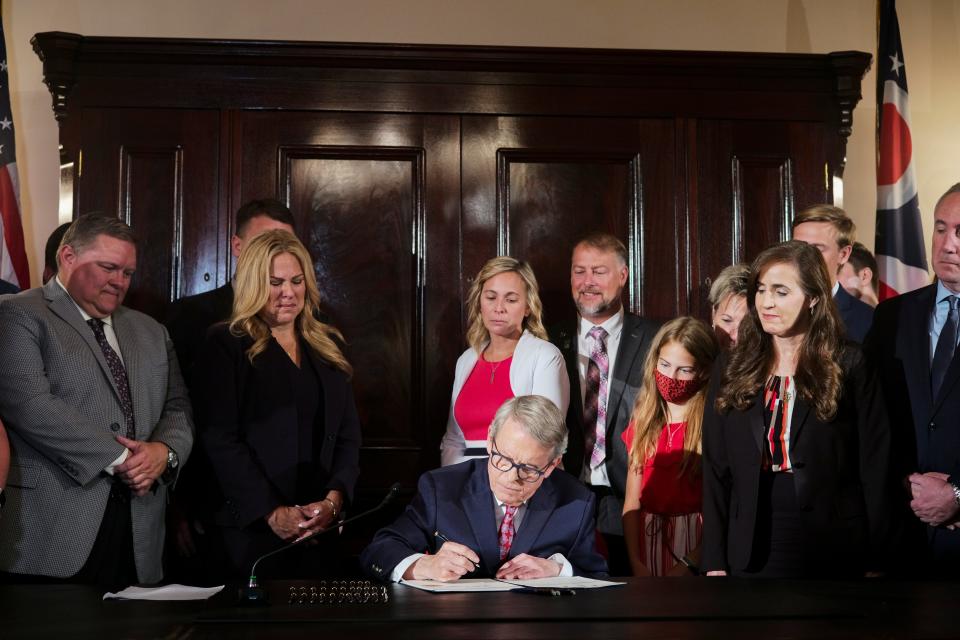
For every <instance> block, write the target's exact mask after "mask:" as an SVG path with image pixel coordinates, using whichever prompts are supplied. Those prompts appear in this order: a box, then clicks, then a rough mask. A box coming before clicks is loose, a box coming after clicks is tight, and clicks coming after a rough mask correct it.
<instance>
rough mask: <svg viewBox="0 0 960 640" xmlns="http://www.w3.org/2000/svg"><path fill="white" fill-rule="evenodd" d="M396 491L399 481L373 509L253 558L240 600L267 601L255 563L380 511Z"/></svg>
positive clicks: (250, 602) (254, 602) (256, 602)
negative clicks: (258, 578) (248, 578)
mask: <svg viewBox="0 0 960 640" xmlns="http://www.w3.org/2000/svg"><path fill="white" fill-rule="evenodd" d="M398 493H400V483H399V482H394V483H393V484H392V485H390V488H389V489H387V495H385V496H384V497H383V500H381V501H380V504H378V505H377V506H375V507H374V508H373V509H368V510H367V511H364V512H363V513H359V514H357V515H355V516H353V517H352V518H347V519H346V520H341V521H340V522H334V523H333V524H331V525H330V526H329V527H325V528H323V529H319V530H317V531H314V532H313V533H311V534H310V535H306V536H303V537H302V538H297V539H296V540H293V541H291V542H288V543H287V544H285V545H283V546H282V547H279V548H277V549H274V550H273V551H271V552H269V553H265V554H263V555H262V556H260V557H259V558H257V559H256V560H254V562H253V566H252V567H251V568H250V580H249V581H248V582H247V586H246V587H241V588H240V601H241V602H244V603H247V604H266V603H267V592H266V591H264V589H263V588H262V587H260V585H259V583H258V582H257V575H256V574H257V565H258V564H260V561H261V560H266V559H267V558H269V557H270V556H273V555H276V554H278V553H281V552H283V551H286V550H287V549H291V548H293V547H295V546H297V545H298V544H300V543H302V542H306V541H307V540H312V539H313V538H316V537H317V536H319V535H323V534H324V533H326V532H328V531H333V530H334V529H339V528H340V527H342V526H343V525H345V524H349V523H351V522H356V521H357V520H359V519H360V518H365V517H367V516H368V515H370V514H371V513H374V512H375V511H380V509H383V508H384V507H385V506H387V505H388V504H390V503H391V502H393V499H394V498H396V497H397V494H398Z"/></svg>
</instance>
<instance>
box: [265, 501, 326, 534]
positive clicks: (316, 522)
mask: <svg viewBox="0 0 960 640" xmlns="http://www.w3.org/2000/svg"><path fill="white" fill-rule="evenodd" d="M333 517H334V512H333V505H331V504H330V502H329V501H328V500H319V501H317V502H311V503H310V504H305V505H302V506H301V505H294V506H292V507H285V506H280V507H277V508H276V509H274V510H273V511H272V512H270V515H268V516H267V517H266V520H267V524H268V525H269V526H270V529H272V530H273V533H274V534H276V536H277V537H278V538H280V539H281V540H284V541H286V542H290V541H292V540H300V539H302V538H306V537H308V536H312V535H313V534H315V533H316V532H318V531H320V530H321V529H324V528H326V527H327V526H328V525H330V524H331V523H332V522H333Z"/></svg>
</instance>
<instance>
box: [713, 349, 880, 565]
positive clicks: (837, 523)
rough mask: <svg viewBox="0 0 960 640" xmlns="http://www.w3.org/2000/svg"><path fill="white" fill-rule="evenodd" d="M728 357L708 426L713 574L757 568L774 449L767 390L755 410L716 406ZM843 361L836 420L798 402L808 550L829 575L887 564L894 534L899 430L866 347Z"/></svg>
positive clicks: (796, 452)
mask: <svg viewBox="0 0 960 640" xmlns="http://www.w3.org/2000/svg"><path fill="white" fill-rule="evenodd" d="M726 360H727V358H726V357H721V359H720V360H719V361H718V365H717V367H716V368H715V369H714V376H713V380H712V381H711V389H710V394H709V396H708V398H707V403H708V404H707V410H706V412H705V414H704V424H703V562H702V568H703V569H704V570H705V571H711V570H729V569H734V570H743V569H745V568H746V567H747V565H748V563H749V562H750V559H751V552H752V550H753V546H754V535H755V532H756V530H757V510H758V494H759V484H760V473H761V469H760V467H761V456H762V453H761V452H762V447H764V446H767V445H766V440H765V438H764V434H765V433H766V427H765V425H764V423H763V408H762V402H761V397H760V394H758V397H757V400H756V401H755V402H754V403H753V405H752V406H751V407H750V408H749V409H747V410H746V411H730V412H728V413H727V414H720V413H718V412H717V411H716V410H715V409H714V401H715V399H716V396H717V391H718V389H719V380H720V377H721V374H722V371H723V367H724V366H725V364H726ZM839 362H840V365H841V367H842V368H843V391H842V393H841V397H840V400H839V404H838V407H837V414H836V416H834V418H833V419H832V420H830V421H828V422H823V421H821V420H819V419H818V418H817V416H816V414H815V412H814V411H813V410H812V409H811V408H810V406H809V405H808V404H807V403H806V402H804V401H803V400H802V399H801V398H800V397H799V396H798V397H797V398H796V400H795V408H794V411H793V421H792V423H791V429H790V445H789V446H790V449H789V451H790V458H791V461H792V464H793V476H794V483H795V485H796V493H797V504H798V505H799V507H800V516H801V521H802V523H803V529H804V532H805V535H806V540H805V541H804V548H805V550H808V551H809V552H810V554H811V556H810V560H811V571H812V573H814V574H818V573H819V574H824V575H826V574H830V573H850V572H856V571H863V570H866V569H878V568H882V566H883V562H884V560H885V559H886V557H887V555H888V553H889V551H890V546H891V536H892V516H891V509H890V476H889V472H888V468H889V457H890V427H889V423H888V421H887V416H886V412H885V411H884V407H883V400H882V399H881V397H880V387H879V384H878V383H877V381H876V376H875V375H874V374H873V370H872V368H870V367H868V366H867V364H866V361H865V359H864V357H863V355H862V353H861V351H860V349H859V347H858V346H857V345H855V344H853V343H849V342H848V343H847V344H846V345H845V347H844V350H843V353H842V354H841V355H840V357H839ZM761 393H762V392H761ZM818 563H819V564H818Z"/></svg>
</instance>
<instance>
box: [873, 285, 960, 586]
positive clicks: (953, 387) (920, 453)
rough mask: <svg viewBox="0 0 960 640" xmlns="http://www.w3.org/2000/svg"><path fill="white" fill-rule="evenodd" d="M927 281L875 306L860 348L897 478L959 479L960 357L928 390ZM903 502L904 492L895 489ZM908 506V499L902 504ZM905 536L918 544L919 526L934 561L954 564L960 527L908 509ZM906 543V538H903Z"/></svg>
mask: <svg viewBox="0 0 960 640" xmlns="http://www.w3.org/2000/svg"><path fill="white" fill-rule="evenodd" d="M936 292H937V285H936V284H932V285H930V286H928V287H924V288H923V289H917V290H916V291H911V292H909V293H905V294H903V295H900V296H896V297H895V298H891V299H889V300H885V301H884V302H882V303H880V305H879V306H878V307H877V314H876V316H875V318H874V323H873V328H872V329H871V331H870V334H869V336H867V340H866V343H865V344H864V351H865V352H866V354H867V357H868V358H869V359H870V360H871V361H872V362H873V363H874V365H875V366H876V367H877V370H878V372H879V374H880V381H881V384H882V387H883V393H884V398H885V400H886V407H887V411H888V412H889V415H890V423H891V424H892V425H893V428H894V431H893V438H894V452H895V454H896V455H895V457H894V464H893V473H894V476H895V478H896V480H897V481H901V480H903V478H905V477H906V476H908V475H909V474H911V473H913V472H921V473H925V472H928V471H939V472H941V473H946V474H948V475H950V476H951V479H952V480H953V481H954V482H958V481H960V357H957V356H954V358H953V361H952V362H951V363H950V368H949V369H947V375H946V377H945V378H944V381H943V386H942V387H941V389H940V395H939V396H938V397H936V398H934V397H933V394H932V392H931V390H930V361H931V353H930V336H929V333H928V332H929V327H930V318H931V316H932V314H933V311H934V304H935V303H936ZM898 495H899V496H900V497H902V499H903V501H904V502H907V501H908V497H907V494H906V492H904V491H902V490H901V491H900V492H899V493H898ZM906 506H908V504H907V505H906ZM909 516H910V517H909V518H908V519H907V522H908V523H909V524H910V525H911V526H912V528H913V530H909V529H908V531H907V535H908V539H910V538H912V539H913V541H914V542H918V543H919V544H920V545H921V546H924V545H923V533H924V530H925V533H926V536H927V538H928V540H929V548H930V550H931V551H932V552H933V559H934V561H935V564H934V566H935V567H938V568H944V567H943V563H944V561H948V562H949V563H950V565H951V566H952V569H953V572H954V574H955V572H956V570H957V569H960V531H949V530H947V529H945V528H942V527H941V528H933V527H928V526H926V525H923V524H922V523H921V522H920V521H919V520H918V519H917V518H916V517H915V516H913V514H912V512H911V513H910V514H909ZM908 544H909V542H908Z"/></svg>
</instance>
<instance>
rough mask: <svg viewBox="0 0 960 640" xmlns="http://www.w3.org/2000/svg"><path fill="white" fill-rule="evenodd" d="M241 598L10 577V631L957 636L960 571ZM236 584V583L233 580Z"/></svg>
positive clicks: (396, 637) (0, 591)
mask: <svg viewBox="0 0 960 640" xmlns="http://www.w3.org/2000/svg"><path fill="white" fill-rule="evenodd" d="M291 584H293V585H297V586H300V585H306V586H309V585H311V583H310V582H303V581H298V582H290V581H278V582H275V583H268V584H267V588H268V590H269V591H270V593H271V600H272V604H271V605H270V606H267V607H259V608H243V607H239V606H237V605H236V604H235V602H234V601H233V600H232V596H233V592H232V591H231V592H230V593H222V594H220V595H219V596H217V597H215V598H213V599H211V600H210V601H207V602H181V603H177V602H133V601H129V602H117V601H109V602H104V601H102V600H100V597H101V594H100V593H99V592H97V591H95V590H93V589H90V588H87V587H80V586H71V585H64V586H47V585H43V586H40V585H29V586H10V585H6V586H0V637H3V638H5V639H6V638H9V639H13V638H17V639H19V638H44V639H46V638H55V637H61V638H71V639H72V638H85V637H90V638H97V639H98V640H107V639H110V638H120V637H123V638H191V639H194V638H230V639H231V640H233V639H245V638H295V637H321V636H322V637H325V638H350V639H351V640H353V639H363V638H377V639H378V640H383V639H385V638H386V639H389V640H400V639H406V638H411V639H414V638H415V639H417V640H433V639H435V638H453V639H459V638H483V639H484V640H495V639H497V638H510V639H511V640H514V639H517V638H524V639H526V638H530V639H537V638H545V639H546V638H549V639H550V640H556V639H558V638H578V639H580V640H583V639H584V638H594V639H603V640H606V639H612V638H643V639H644V640H652V639H655V638H732V637H748V638H763V640H768V639H773V638H787V637H790V638H817V639H818V640H827V639H831V638H853V637H867V636H869V637H874V638H875V637H883V638H917V637H925V638H955V637H957V636H958V634H960V631H958V629H957V627H958V626H960V625H958V621H960V616H958V612H957V605H958V604H960V597H958V595H957V591H958V587H960V584H958V583H951V582H926V583H910V582H887V581H879V580H878V581H867V582H814V581H809V582H800V581H760V580H752V581H750V580H737V579H727V578H709V579H708V578H699V579H693V578H690V579H684V578H676V579H669V578H668V579H651V578H634V579H630V580H629V581H628V584H627V585H626V586H625V587H619V588H613V589H601V590H595V591H581V592H579V593H578V594H577V595H576V596H571V597H560V598H548V597H542V596H533V595H524V594H516V593H482V594H442V595H441V594H430V593H425V592H421V591H417V590H415V589H409V588H405V587H399V586H392V587H390V596H391V599H390V602H389V603H387V604H377V605H290V604H287V593H288V589H289V586H290V585H291ZM225 591H226V590H225Z"/></svg>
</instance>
